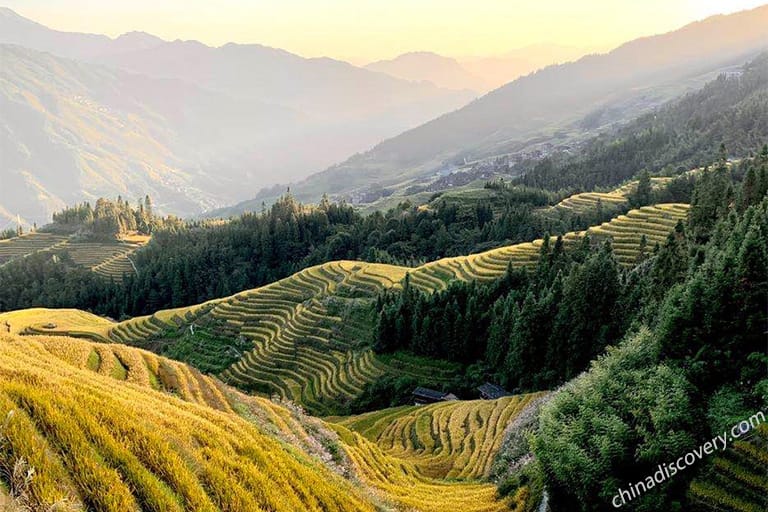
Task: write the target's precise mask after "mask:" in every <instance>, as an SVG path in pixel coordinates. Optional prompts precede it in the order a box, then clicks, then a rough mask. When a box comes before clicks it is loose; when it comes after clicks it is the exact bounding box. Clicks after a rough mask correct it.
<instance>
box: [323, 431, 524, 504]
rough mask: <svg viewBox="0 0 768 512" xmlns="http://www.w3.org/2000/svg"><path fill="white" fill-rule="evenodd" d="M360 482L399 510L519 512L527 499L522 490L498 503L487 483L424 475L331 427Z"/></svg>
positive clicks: (356, 436) (361, 439) (349, 433)
mask: <svg viewBox="0 0 768 512" xmlns="http://www.w3.org/2000/svg"><path fill="white" fill-rule="evenodd" d="M333 428H334V430H336V431H337V432H338V433H339V436H340V437H341V439H342V441H343V446H344V450H345V452H346V454H347V455H348V457H349V458H350V459H351V461H352V464H353V466H354V468H355V470H356V473H357V476H358V478H359V479H360V480H362V481H363V482H365V483H366V484H367V485H368V486H370V487H372V488H374V489H375V490H377V491H378V492H380V493H381V494H383V495H384V496H386V497H387V499H388V500H390V501H391V502H393V503H394V504H395V506H396V507H397V508H398V509H399V510H420V511H423V512H444V511H446V510H455V511H459V510H460V511H462V512H519V511H521V510H523V509H524V506H525V504H526V501H527V500H528V499H529V498H530V490H529V489H528V488H527V487H521V488H520V489H518V490H517V492H516V493H515V494H514V495H513V496H511V497H510V498H507V499H504V500H498V499H497V498H496V487H495V486H494V485H492V484H488V483H478V482H447V481H444V480H438V479H433V478H428V477H425V476H423V475H422V474H421V473H420V472H419V470H418V469H416V467H415V466H414V465H413V464H412V463H410V462H409V461H407V460H404V459H400V458H397V457H393V456H391V455H388V454H387V453H385V452H384V451H383V450H382V449H381V448H379V447H378V446H377V445H376V444H375V443H373V442H371V441H369V440H368V439H366V438H365V437H363V436H362V435H360V434H358V433H356V432H352V431H351V430H348V429H347V428H345V427H344V426H342V425H334V426H333Z"/></svg>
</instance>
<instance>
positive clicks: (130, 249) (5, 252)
mask: <svg viewBox="0 0 768 512" xmlns="http://www.w3.org/2000/svg"><path fill="white" fill-rule="evenodd" d="M148 241H149V237H146V236H134V237H131V238H129V239H126V240H114V241H100V242H85V241H78V240H76V239H75V238H73V237H67V236H63V235H58V234H53V233H43V232H35V233H29V234H26V235H22V236H19V237H14V238H10V239H7V240H0V265H2V264H5V263H8V262H9V261H12V260H15V259H18V258H24V257H26V256H29V255H31V254H35V253H39V252H48V253H51V254H55V255H57V256H59V257H61V256H63V255H65V254H66V256H67V257H69V258H71V260H72V263H73V264H74V265H76V266H79V267H82V268H86V269H89V270H91V271H93V272H95V273H96V274H98V275H100V276H102V277H104V278H105V279H114V280H115V281H118V280H121V279H122V278H123V275H129V274H132V273H134V272H136V269H135V267H134V265H133V262H132V261H131V255H132V254H133V253H134V252H135V251H136V250H137V249H138V248H140V247H141V246H143V245H144V244H146V243H147V242H148Z"/></svg>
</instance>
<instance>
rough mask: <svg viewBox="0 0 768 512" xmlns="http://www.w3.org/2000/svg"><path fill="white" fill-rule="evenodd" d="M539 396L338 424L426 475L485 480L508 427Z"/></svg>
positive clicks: (412, 409) (401, 411)
mask: <svg viewBox="0 0 768 512" xmlns="http://www.w3.org/2000/svg"><path fill="white" fill-rule="evenodd" d="M538 396H540V394H529V395H519V396H509V397H504V398H499V399H497V400H469V401H463V400H462V401H451V402H441V403H436V404H431V405H427V406H405V407H395V408H392V409H384V410H380V411H374V412H370V413H365V414H361V415H358V416H352V417H348V418H340V419H338V420H336V421H337V422H338V423H339V424H340V425H343V426H344V427H346V428H348V429H350V430H352V431H354V432H357V433H359V434H361V435H362V436H363V437H365V438H366V439H367V440H369V441H372V442H374V443H376V445H377V446H378V447H379V448H380V449H381V450H382V451H384V452H385V453H387V454H389V455H392V456H395V457H398V458H401V459H404V460H408V461H409V462H410V463H411V464H413V466H414V468H416V469H417V470H418V472H419V474H421V475H424V476H430V477H435V478H456V479H480V478H484V477H487V476H488V475H489V473H490V470H491V465H492V462H493V460H494V456H495V455H496V453H497V452H498V451H499V448H500V446H501V443H502V441H503V437H504V429H505V427H506V425H507V424H509V422H510V421H512V420H513V419H514V418H515V417H516V416H517V415H518V414H520V413H521V412H522V411H523V410H524V409H525V408H526V407H527V406H528V405H530V404H531V402H532V401H533V400H534V399H536V398H537V397H538Z"/></svg>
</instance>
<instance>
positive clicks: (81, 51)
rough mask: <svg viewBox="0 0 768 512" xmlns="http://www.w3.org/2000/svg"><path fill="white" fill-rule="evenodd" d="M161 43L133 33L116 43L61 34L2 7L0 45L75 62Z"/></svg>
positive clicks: (71, 34) (103, 37) (74, 34)
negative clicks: (31, 50) (53, 55)
mask: <svg viewBox="0 0 768 512" xmlns="http://www.w3.org/2000/svg"><path fill="white" fill-rule="evenodd" d="M161 42H162V40H161V39H159V38H156V37H154V36H150V35H149V34H144V33H139V32H132V33H129V34H125V35H124V36H121V37H119V38H117V39H111V38H109V37H107V36H104V35H96V34H79V33H73V32H61V31H58V30H53V29H50V28H48V27H46V26H44V25H41V24H39V23H36V22H34V21H32V20H30V19H27V18H24V17H23V16H20V15H19V14H17V13H16V12H14V11H12V10H11V9H8V8H7V7H0V44H2V43H7V44H18V45H20V46H24V47H26V48H31V49H33V50H39V51H43V52H50V53H54V54H56V55H60V56H62V57H69V58H73V59H82V60H85V59H92V58H96V57H98V56H99V55H104V54H107V53H120V52H127V51H134V50H139V49H146V48H150V47H152V46H155V45H157V44H158V43H161Z"/></svg>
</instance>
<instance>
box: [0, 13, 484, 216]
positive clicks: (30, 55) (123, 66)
mask: <svg viewBox="0 0 768 512" xmlns="http://www.w3.org/2000/svg"><path fill="white" fill-rule="evenodd" d="M0 59H2V62H3V66H2V68H0V84H2V85H0V110H2V111H3V114H4V115H3V117H2V119H0V148H2V152H3V159H2V161H1V162H0V176H1V177H2V180H3V182H4V184H6V183H7V184H8V187H3V189H2V191H0V219H4V222H3V224H4V223H5V222H6V221H7V220H10V219H14V218H15V217H16V216H17V215H20V216H21V217H22V219H23V220H24V221H25V222H27V223H29V224H32V223H33V222H37V223H38V224H43V223H45V222H46V221H47V220H48V218H49V216H50V213H51V212H52V211H53V210H55V209H58V208H59V207H61V206H62V205H64V204H72V203H75V202H79V201H82V200H85V199H93V198H95V197H99V196H110V197H114V196H115V195H117V194H122V195H123V196H124V197H127V198H130V199H131V200H132V199H134V198H135V197H143V196H144V195H145V194H147V193H149V194H151V195H152V196H153V197H155V198H156V199H157V201H158V206H159V207H160V208H162V209H163V211H165V212H166V213H175V214H179V215H192V214H196V213H201V212H202V211H204V210H207V209H210V208H213V207H218V206H222V205H224V204H231V203H233V202H236V201H241V200H243V199H246V198H248V197H251V196H252V195H253V194H254V193H255V192H256V191H257V190H258V189H260V188H262V187H265V186H268V185H272V184H274V182H275V178H274V176H275V174H274V172H275V169H278V168H279V169H280V173H281V176H282V177H284V178H285V179H290V180H296V179H301V178H303V177H305V176H307V175H308V174H309V173H310V172H312V171H314V170H317V169H322V168H324V167H327V166H328V165H331V164H333V163H335V162H337V161H339V160H340V159H342V158H345V157H347V156H348V155H350V154H352V153H355V152H358V151H362V150H364V149H366V148H368V147H370V146H372V145H373V144H375V143H377V142H379V141H381V140H382V139H384V138H386V137H390V136H392V135H394V134H397V133H400V132H402V131H403V130H405V129H409V128H412V127H413V126H416V125H418V124H419V123H422V122H424V121H425V120H428V119H431V118H433V117H434V116H436V115H440V114H442V113H443V112H446V111H449V110H452V109H455V108H458V107H459V106H462V105H464V104H465V103H466V102H467V101H469V100H470V99H471V98H472V95H471V94H468V93H467V92H466V91H464V92H459V91H448V90H445V89H440V88H438V87H435V86H433V85H431V84H426V83H422V84H417V83H412V82H408V81H406V80H400V79H396V78H394V77H391V76H387V75H384V74H382V73H375V72H372V71H368V70H365V69H362V68H357V67H354V66H352V65H350V64H347V63H345V62H341V61H334V60H331V59H304V58H302V57H299V56H297V55H293V54H290V53H288V52H285V51H282V50H278V49H273V48H267V47H263V46H258V45H234V44H229V45H225V46H223V47H221V48H212V47H208V46H205V45H203V44H201V43H198V42H194V41H173V42H167V41H162V40H160V39H157V38H155V37H153V36H150V35H148V34H141V33H131V34H127V35H124V36H122V37H120V38H117V39H110V38H108V37H106V36H98V35H88V34H77V33H66V32H60V31H55V30H52V29H49V28H47V27H44V26H42V25H40V24H37V23H35V22H33V21H31V20H28V19H26V18H23V17H21V16H19V15H18V14H16V13H14V12H13V11H11V10H9V9H5V8H3V10H2V11H0ZM266 69H269V70H270V72H268V73H265V72H264V70H266ZM305 84H306V85H305ZM297 147H301V148H302V150H301V151H296V150H295V148H297ZM54 169H55V171H54ZM244 183H246V184H247V186H246V187H243V184H244ZM8 190H13V191H14V193H13V194H11V193H9V192H7V191H8Z"/></svg>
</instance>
